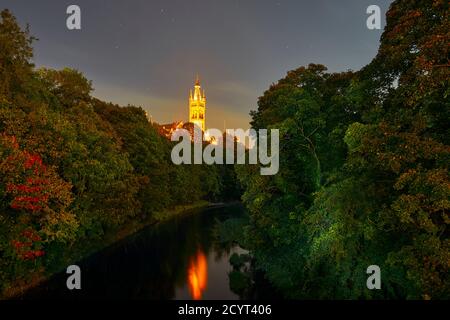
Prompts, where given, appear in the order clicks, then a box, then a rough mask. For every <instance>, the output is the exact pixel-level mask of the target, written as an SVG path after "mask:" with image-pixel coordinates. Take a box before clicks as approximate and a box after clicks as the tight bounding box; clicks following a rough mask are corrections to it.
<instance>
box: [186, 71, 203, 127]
mask: <svg viewBox="0 0 450 320" xmlns="http://www.w3.org/2000/svg"><path fill="white" fill-rule="evenodd" d="M205 111H206V96H205V90H203V91H202V88H201V86H200V80H199V78H198V76H197V80H196V81H195V86H194V93H192V89H191V91H190V93H189V122H191V123H193V124H195V125H197V126H198V127H199V128H200V129H202V131H203V132H204V131H205V130H206V125H205Z"/></svg>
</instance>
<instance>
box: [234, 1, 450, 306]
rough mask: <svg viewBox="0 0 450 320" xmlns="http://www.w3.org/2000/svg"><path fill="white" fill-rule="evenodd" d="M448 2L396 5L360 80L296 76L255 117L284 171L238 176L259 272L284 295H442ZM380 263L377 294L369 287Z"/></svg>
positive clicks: (448, 253)
mask: <svg viewBox="0 0 450 320" xmlns="http://www.w3.org/2000/svg"><path fill="white" fill-rule="evenodd" d="M448 9H449V8H448V2H447V1H419V0H413V1H411V0H408V1H405V0H398V1H395V2H394V3H392V5H391V7H390V10H389V11H388V13H387V26H386V28H385V31H384V33H383V36H382V38H381V44H380V48H379V52H378V54H377V56H376V57H375V58H374V59H373V61H372V62H371V63H370V64H369V65H367V66H366V67H364V68H363V69H362V70H361V71H359V72H356V73H350V72H348V73H340V74H328V73H326V69H325V67H323V66H319V65H310V66H308V67H307V68H304V67H301V68H299V69H297V70H294V71H291V72H289V73H288V74H287V76H286V77H285V78H284V79H282V80H280V81H279V82H278V83H277V84H275V85H273V86H272V87H271V88H270V89H269V90H268V91H266V92H265V93H264V96H262V97H261V98H260V99H259V101H258V110H257V111H255V112H252V117H253V122H252V125H253V127H255V128H258V127H269V128H270V127H274V128H279V129H280V130H281V147H280V157H281V163H280V173H279V174H278V175H276V176H274V177H261V176H259V175H258V170H255V168H240V169H239V177H240V179H241V181H242V184H243V185H244V186H245V194H244V197H243V199H244V201H245V203H246V205H247V207H248V208H249V210H250V214H251V218H252V223H251V224H250V225H249V226H248V228H249V230H250V231H251V232H250V233H249V243H251V244H252V245H251V246H252V250H253V254H254V255H255V257H256V261H257V266H258V267H259V268H261V269H263V270H264V271H266V274H267V277H268V278H269V280H271V282H272V283H274V284H275V285H276V287H278V289H280V290H281V292H282V293H283V294H284V295H286V296H289V297H296V298H305V297H307V298H311V297H316V298H420V299H430V298H448V297H449V294H450V292H449V290H450V286H449V279H448V270H449V264H450V250H449V249H450V246H449V245H450V242H449V239H448V223H449V221H450V220H449V216H448V215H449V209H450V182H449V170H448V169H449V168H448V164H449V163H450V161H449V160H450V146H449V138H450V132H449V129H450V126H449V125H448V121H449V119H450V114H449V110H450V102H449V99H448V95H449V83H448V82H449V61H448V57H449V51H448V50H449V47H448V43H450V33H449V30H450V25H449V23H450V20H449V10H448ZM373 264H375V265H379V266H380V267H381V270H382V290H374V291H371V290H368V289H367V288H366V279H367V274H366V269H367V267H368V266H369V265H373Z"/></svg>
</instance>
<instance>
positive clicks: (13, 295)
mask: <svg viewBox="0 0 450 320" xmlns="http://www.w3.org/2000/svg"><path fill="white" fill-rule="evenodd" d="M237 203H238V202H229V203H211V202H208V201H198V202H195V203H193V204H189V205H180V206H176V207H174V208H171V209H166V210H162V211H160V212H157V213H155V214H153V215H152V216H150V217H147V218H144V219H141V220H132V221H130V222H129V223H127V224H126V225H124V226H122V227H121V228H118V229H115V230H108V231H106V232H105V234H104V236H103V237H102V239H99V241H92V239H89V240H85V241H79V242H76V243H74V244H72V245H71V246H70V247H68V248H67V250H65V252H64V256H63V257H61V259H60V263H58V264H57V265H54V266H51V269H47V270H45V271H44V270H36V271H35V272H34V273H32V274H30V275H29V276H28V277H27V278H26V279H25V278H24V279H18V280H17V281H16V282H14V283H12V284H11V285H9V286H8V287H7V288H6V289H5V290H3V292H1V293H0V300H1V299H20V297H21V296H22V295H23V294H24V293H25V292H26V291H28V290H30V289H32V288H34V287H36V286H38V285H39V284H41V283H42V282H44V281H46V280H48V279H49V278H50V277H52V276H53V275H54V274H57V273H60V272H62V271H64V270H65V268H66V267H67V266H68V265H70V264H74V263H76V262H78V261H81V260H83V259H85V258H87V257H89V256H91V255H92V254H95V253H97V252H99V251H101V250H103V249H106V248H108V247H109V246H112V245H114V244H115V243H117V242H119V241H121V240H124V239H125V238H127V237H129V236H132V235H133V234H135V233H137V232H139V231H141V230H142V229H144V228H146V227H150V226H156V225H158V224H160V223H163V222H166V221H169V220H171V219H174V218H177V217H181V216H184V215H189V214H194V213H195V212H197V211H200V210H204V209H208V208H220V207H224V206H229V205H235V204H237Z"/></svg>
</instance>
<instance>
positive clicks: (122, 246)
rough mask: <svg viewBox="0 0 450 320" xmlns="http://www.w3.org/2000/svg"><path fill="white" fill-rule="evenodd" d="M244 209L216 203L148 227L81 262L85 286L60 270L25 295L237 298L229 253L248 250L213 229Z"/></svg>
mask: <svg viewBox="0 0 450 320" xmlns="http://www.w3.org/2000/svg"><path fill="white" fill-rule="evenodd" d="M244 214H245V213H244V211H243V209H242V208H241V207H240V206H228V207H222V208H213V209H206V210H203V211H201V212H195V213H192V214H189V215H184V216H180V217H177V218H174V219H172V220H170V221H168V222H165V223H161V224H159V225H157V226H151V227H147V228H145V229H143V230H142V231H140V232H138V233H137V234H135V235H133V236H131V237H129V238H127V239H125V240H122V241H120V242H118V243H116V244H115V245H113V246H111V247H109V248H107V249H105V250H102V251H100V252H98V253H96V254H94V255H92V256H90V257H88V258H87V259H85V260H83V261H81V262H79V263H78V264H77V265H78V266H79V267H80V268H81V290H72V291H71V290H68V289H67V287H66V279H67V277H68V275H67V274H65V273H60V274H57V275H55V276H54V277H52V278H50V279H49V280H48V281H47V282H45V283H43V284H41V285H40V286H39V287H37V288H35V289H33V290H31V291H30V292H29V293H27V294H26V295H25V296H24V298H25V299H35V298H38V299H47V298H49V299H52V298H58V299H97V298H101V299H104V298H106V299H108V298H119V299H121V298H126V299H239V296H238V295H237V294H236V293H234V292H233V291H232V290H231V289H230V286H229V277H228V274H229V272H230V271H231V270H232V266H231V265H230V263H229V257H230V256H231V254H232V253H233V252H236V253H245V251H244V250H243V249H241V248H240V247H239V246H238V245H236V244H230V243H229V244H224V243H218V241H217V236H216V234H217V233H216V232H214V230H215V227H216V226H217V224H218V223H219V222H221V221H225V220H226V219H230V218H236V217H241V216H243V215H244Z"/></svg>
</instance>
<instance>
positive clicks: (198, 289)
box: [188, 250, 208, 300]
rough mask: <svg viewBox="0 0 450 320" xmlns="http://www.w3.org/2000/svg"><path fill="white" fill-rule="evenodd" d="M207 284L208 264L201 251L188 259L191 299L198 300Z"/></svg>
mask: <svg viewBox="0 0 450 320" xmlns="http://www.w3.org/2000/svg"><path fill="white" fill-rule="evenodd" d="M207 282H208V263H207V262H206V256H205V254H204V253H203V251H202V250H198V251H197V254H196V255H195V256H193V257H191V258H190V260H189V269H188V285H189V292H190V293H191V296H192V299H194V300H200V299H201V298H202V293H203V291H204V290H205V289H206V284H207Z"/></svg>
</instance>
